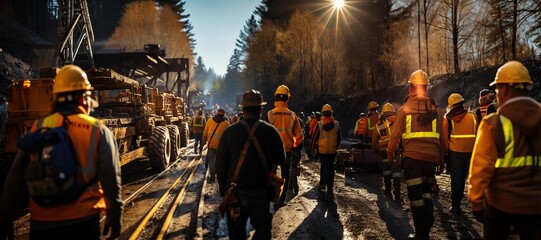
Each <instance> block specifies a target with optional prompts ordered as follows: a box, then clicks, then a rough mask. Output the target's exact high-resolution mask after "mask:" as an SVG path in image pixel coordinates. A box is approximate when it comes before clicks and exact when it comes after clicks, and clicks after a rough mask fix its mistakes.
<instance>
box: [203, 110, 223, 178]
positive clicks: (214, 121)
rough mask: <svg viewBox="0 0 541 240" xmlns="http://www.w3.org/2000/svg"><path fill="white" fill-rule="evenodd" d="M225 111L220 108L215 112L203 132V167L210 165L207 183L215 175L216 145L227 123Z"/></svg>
mask: <svg viewBox="0 0 541 240" xmlns="http://www.w3.org/2000/svg"><path fill="white" fill-rule="evenodd" d="M224 115H225V110H224V109H222V108H220V109H218V111H217V112H216V115H214V117H212V118H211V119H209V120H208V121H207V124H206V125H205V130H203V145H204V144H208V145H207V148H208V149H207V157H206V158H205V167H207V168H208V166H209V165H210V176H209V182H214V175H215V174H216V171H215V170H216V168H215V166H216V162H215V159H216V149H218V143H219V142H220V138H221V137H222V133H223V132H224V131H225V129H226V128H227V127H229V122H228V121H226V119H225V117H224Z"/></svg>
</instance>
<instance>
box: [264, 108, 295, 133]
mask: <svg viewBox="0 0 541 240" xmlns="http://www.w3.org/2000/svg"><path fill="white" fill-rule="evenodd" d="M275 115H277V116H289V118H290V119H291V121H290V124H289V125H290V126H289V129H287V128H285V127H282V126H276V125H274V116H275ZM269 123H270V124H272V125H274V126H275V127H276V129H278V132H285V133H288V132H290V133H292V132H293V128H294V127H295V117H294V116H293V114H291V113H289V112H277V113H275V112H273V111H269Z"/></svg>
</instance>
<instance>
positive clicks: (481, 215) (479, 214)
mask: <svg viewBox="0 0 541 240" xmlns="http://www.w3.org/2000/svg"><path fill="white" fill-rule="evenodd" d="M472 214H473V216H474V217H475V220H477V221H478V222H480V223H485V210H478V211H476V210H474V211H472Z"/></svg>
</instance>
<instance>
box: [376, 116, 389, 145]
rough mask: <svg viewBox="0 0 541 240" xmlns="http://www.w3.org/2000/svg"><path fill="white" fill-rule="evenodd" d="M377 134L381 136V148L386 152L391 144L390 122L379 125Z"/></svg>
mask: <svg viewBox="0 0 541 240" xmlns="http://www.w3.org/2000/svg"><path fill="white" fill-rule="evenodd" d="M376 132H377V133H378V136H379V140H378V145H379V148H380V149H382V150H385V149H386V148H387V144H388V143H389V136H391V128H390V123H389V121H387V120H385V121H383V122H382V123H378V125H377V127H376Z"/></svg>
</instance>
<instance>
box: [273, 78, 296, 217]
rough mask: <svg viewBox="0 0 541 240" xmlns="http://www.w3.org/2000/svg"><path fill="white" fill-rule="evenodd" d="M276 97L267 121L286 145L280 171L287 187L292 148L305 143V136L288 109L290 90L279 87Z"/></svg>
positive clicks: (284, 197) (294, 115)
mask: <svg viewBox="0 0 541 240" xmlns="http://www.w3.org/2000/svg"><path fill="white" fill-rule="evenodd" d="M274 97H275V98H274V99H275V101H274V108H273V109H272V110H270V111H268V112H267V119H268V121H269V123H270V124H272V125H274V126H275V127H276V129H278V132H279V133H280V136H281V137H282V142H283V143H284V149H285V151H286V160H285V162H284V164H282V165H281V166H280V169H281V176H282V178H284V179H285V183H284V184H285V185H284V186H286V187H287V186H289V180H290V176H291V148H292V147H297V146H299V144H301V143H302V141H304V134H303V131H302V126H301V125H300V124H299V120H298V118H297V115H296V114H295V113H294V112H293V111H291V110H289V108H288V107H287V103H288V101H289V99H290V97H291V93H290V91H289V88H288V87H287V86H286V85H280V86H278V87H277V88H276V92H275V93H274ZM284 192H287V191H284ZM286 195H287V194H282V196H281V197H280V203H279V205H280V206H284V205H285V199H286ZM278 207H279V206H278Z"/></svg>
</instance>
